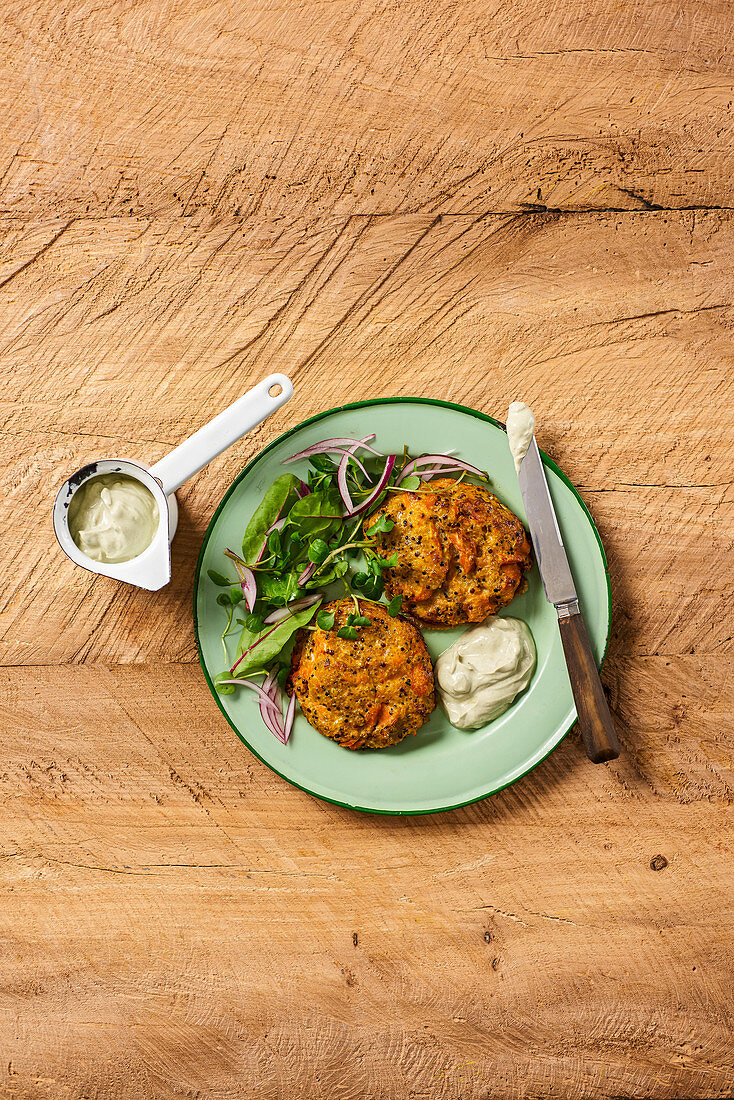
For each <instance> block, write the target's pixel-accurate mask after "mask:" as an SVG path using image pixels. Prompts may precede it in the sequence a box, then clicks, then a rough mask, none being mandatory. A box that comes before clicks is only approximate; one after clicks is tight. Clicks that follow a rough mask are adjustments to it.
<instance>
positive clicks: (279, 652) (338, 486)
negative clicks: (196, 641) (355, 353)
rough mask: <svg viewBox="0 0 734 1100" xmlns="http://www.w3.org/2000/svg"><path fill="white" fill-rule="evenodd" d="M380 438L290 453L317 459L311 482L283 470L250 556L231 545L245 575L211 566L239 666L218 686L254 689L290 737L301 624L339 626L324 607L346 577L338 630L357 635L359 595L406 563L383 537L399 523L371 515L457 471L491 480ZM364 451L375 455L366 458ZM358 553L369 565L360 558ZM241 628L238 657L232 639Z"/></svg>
mask: <svg viewBox="0 0 734 1100" xmlns="http://www.w3.org/2000/svg"><path fill="white" fill-rule="evenodd" d="M373 439H374V436H367V437H366V438H365V439H362V440H358V439H332V440H325V441H323V442H322V443H317V444H315V445H314V446H313V447H310V448H307V449H306V450H305V451H302V452H300V453H299V454H298V455H294V456H293V457H292V458H291V459H289V460H288V461H295V460H299V459H308V463H309V469H308V472H307V474H306V481H303V480H301V478H299V477H297V476H295V475H294V474H291V473H284V474H281V476H280V477H278V478H276V480H275V481H274V482H273V484H272V485H271V486H270V488H269V489H268V490H267V492H266V493H265V495H264V496H263V498H262V500H261V501H260V504H259V505H258V507H257V509H256V510H255V512H254V514H253V516H252V518H251V519H250V521H249V523H248V525H247V527H246V529H245V532H244V535H243V538H242V555H241V556H240V555H239V554H237V553H235V552H234V551H233V550H231V549H229V548H227V550H226V551H225V557H226V558H227V559H228V564H229V565H230V566H231V565H234V569H235V572H236V574H237V576H236V577H235V578H234V579H232V578H230V577H228V576H227V575H226V574H225V573H221V572H219V571H218V570H216V569H210V570H208V575H209V579H210V580H211V581H212V583H213V584H214V585H217V586H218V587H219V588H221V589H222V591H221V592H220V593H219V594H218V596H217V603H218V604H219V605H220V606H221V607H223V608H224V610H225V612H226V615H227V621H226V623H225V626H224V630H223V632H222V646H223V649H224V655H225V660H226V662H227V664H228V665H230V667H229V668H228V669H227V670H226V671H223V672H221V673H220V674H219V675H218V676H216V677H215V686H216V688H217V690H218V691H219V692H220V693H221V694H223V695H228V694H231V693H232V692H234V691H235V688H236V687H237V686H238V685H243V686H246V687H248V688H250V689H252V690H254V691H255V692H256V694H257V695H258V697H259V698H260V712H261V714H262V716H263V720H264V722H265V724H266V725H267V727H268V728H269V729H270V730H271V732H273V733H274V734H275V736H276V737H277V738H278V739H279V740H281V741H282V742H283V743H284V744H285V743H287V741H288V737H289V735H290V731H291V728H292V725H293V713H294V708H295V702H294V699H293V698H292V699H291V701H290V704H289V705H288V707H287V711H286V715H285V717H283V714H282V702H283V700H282V689H283V688H284V686H285V681H286V679H287V676H288V670H289V665H290V651H291V649H292V645H293V642H294V640H295V635H296V632H297V631H298V630H300V629H302V628H306V629H308V630H324V631H328V630H332V629H333V627H334V614H333V613H332V612H327V611H321V610H319V608H320V607H321V605H322V603H323V602H324V599H325V598H326V597H325V594H324V589H325V588H326V587H327V586H328V585H335V584H340V585H341V587H342V591H341V592H337V593H336V594H335V595H331V594H330V598H335V597H336V596H340V597H346V596H351V597H352V598H353V600H354V604H355V611H354V613H353V614H350V615H349V616H348V618H347V622H346V625H345V626H343V627H341V628H340V629H339V630H338V631H337V635H338V637H340V638H345V639H351V640H355V639H357V638H358V637H359V631H360V630H361V629H362V628H363V627H365V626H368V625H369V623H370V619H369V618H368V617H367V616H366V615H363V614H362V613H361V611H360V607H359V600H366V601H368V602H374V603H376V602H379V601H380V600H381V599H382V597H383V595H384V591H385V582H384V578H383V572H384V570H386V569H390V568H394V567H395V566H396V565H397V564H398V558H397V553H393V554H392V555H391V556H390V557H388V558H382V557H380V554H379V553H378V542H377V539H376V536H378V535H380V534H384V533H387V532H389V531H391V530H392V528H393V526H394V523H393V521H392V520H390V519H388V517H387V516H385V515H381V516H379V518H378V519H377V521H376V522H375V523H374V524H373V525H372V527H371V528H370V529H369V531H365V527H364V525H365V520H366V519H367V518H368V517H369V516H370V515H371V514H372V513H373V512H374V511H375V510H376V509H377V508H378V507H379V506H380V505H381V504H382V502H383V501H384V499H385V497H386V495H387V493H388V492H390V491H392V490H394V489H396V488H398V487H399V488H400V489H401V490H406V491H408V492H425V491H430V487H429V486H427V485H426V484H425V482H426V481H427V480H428V479H430V478H431V477H433V476H436V475H441V474H445V473H449V472H451V473H459V474H460V476H462V477H463V476H465V474H466V473H469V474H471V475H473V476H476V477H482V478H486V474H485V473H484V472H483V471H481V470H478V469H477V468H476V467H473V466H470V465H469V464H468V463H465V462H462V461H461V460H460V459H455V458H453V457H451V456H449V455H425V456H421V457H420V458H417V459H414V458H411V457H410V456H409V454H408V452H407V448H404V449H403V453H402V454H401V455H388V456H387V457H386V456H385V455H382V454H380V453H379V452H378V451H376V450H375V449H374V448H373V447H371V446H369V445H368V444H369V443H370V441H371V440H373ZM358 450H362V451H364V452H367V453H366V454H365V455H363V456H360V457H357V455H356V454H355V452H356V451H358ZM421 471H422V472H421ZM359 555H361V559H362V561H361V563H358V562H357V561H356V559H357V558H358V556H359ZM402 602H403V598H402V596H395V597H394V598H393V599H391V600H389V601H388V602H387V603H386V604H383V606H384V607H385V608H386V610H387V612H388V614H389V615H391V616H395V615H398V614H399V613H400V610H401V607H402ZM240 604H241V605H242V606H241V608H240V606H239V605H240ZM237 630H239V638H238V640H237V644H236V647H235V651H234V655H232V654H231V652H230V649H229V648H228V638H229V637H231V636H232V635H233V634H235V633H236V632H237ZM230 661H231V664H230ZM258 675H263V676H265V680H264V682H263V683H262V685H258V684H255V683H254V682H253V681H251V680H250V679H248V677H252V676H258Z"/></svg>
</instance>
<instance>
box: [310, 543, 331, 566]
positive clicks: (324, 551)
mask: <svg viewBox="0 0 734 1100" xmlns="http://www.w3.org/2000/svg"><path fill="white" fill-rule="evenodd" d="M328 553H329V547H328V546H327V544H326V543H325V542H324V540H323V539H321V538H315V539H314V540H313V541H312V542H311V543H310V544H309V547H308V560H309V561H312V562H315V564H316V565H319V564H320V563H321V562H322V561H323V560H324V558H325V557H326V556H327V555H328Z"/></svg>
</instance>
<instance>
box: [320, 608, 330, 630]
mask: <svg viewBox="0 0 734 1100" xmlns="http://www.w3.org/2000/svg"><path fill="white" fill-rule="evenodd" d="M316 623H317V625H318V627H319V628H320V629H321V630H331V628H332V626H333V625H334V612H333V611H319V613H318V615H317V616H316Z"/></svg>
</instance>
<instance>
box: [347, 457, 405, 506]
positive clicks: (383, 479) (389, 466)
mask: <svg viewBox="0 0 734 1100" xmlns="http://www.w3.org/2000/svg"><path fill="white" fill-rule="evenodd" d="M396 461H397V455H388V456H387V459H386V460H385V469H384V470H383V471H382V473H381V474H380V480H379V481H378V482H377V485H376V486H375V487H374V489H373V490H372V492H371V493H370V495H369V496H368V497H367V499H366V500H363V501H362V503H361V504H359V505H358V506H357V507H356V508H352V509H351V511H349V512H348V513H347V514H348V515H350V516H357V515H359V513H360V512H364V510H365V508H369V506H370V504H372V502H373V501H375V500H377V498H378V497H379V495H380V493H381V492H382V490H383V489H384V488H385V486H386V485H387V483H388V481H389V480H390V474H391V473H392V472H393V467H394V466H395V463H396Z"/></svg>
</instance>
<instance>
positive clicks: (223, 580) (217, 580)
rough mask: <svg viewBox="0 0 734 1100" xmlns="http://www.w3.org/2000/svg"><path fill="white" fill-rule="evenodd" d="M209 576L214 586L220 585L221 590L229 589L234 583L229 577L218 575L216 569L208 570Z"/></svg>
mask: <svg viewBox="0 0 734 1100" xmlns="http://www.w3.org/2000/svg"><path fill="white" fill-rule="evenodd" d="M207 575H208V577H209V580H210V581H213V582H214V584H218V585H219V587H220V588H229V586H230V584H231V583H232V582H231V580H230V579H229V577H225V576H224V574H223V573H218V572H217V571H216V569H207Z"/></svg>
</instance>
